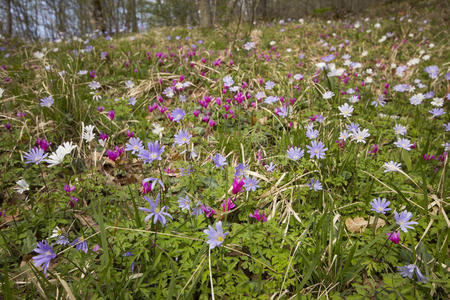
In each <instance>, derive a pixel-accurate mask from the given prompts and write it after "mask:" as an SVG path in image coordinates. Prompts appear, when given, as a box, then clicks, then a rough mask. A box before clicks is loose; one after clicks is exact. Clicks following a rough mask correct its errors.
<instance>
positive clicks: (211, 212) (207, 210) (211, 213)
mask: <svg viewBox="0 0 450 300" xmlns="http://www.w3.org/2000/svg"><path fill="white" fill-rule="evenodd" d="M201 207H202V210H203V212H204V213H205V215H206V217H207V218H209V217H212V216H214V215H215V214H216V212H215V211H214V209H213V208H211V207H209V206H208V207H206V206H204V205H203V204H202V206H201Z"/></svg>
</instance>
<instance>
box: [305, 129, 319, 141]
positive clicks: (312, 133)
mask: <svg viewBox="0 0 450 300" xmlns="http://www.w3.org/2000/svg"><path fill="white" fill-rule="evenodd" d="M318 136H319V130H317V129H314V128H308V129H307V130H306V137H307V138H308V139H310V140H315V139H317V137H318Z"/></svg>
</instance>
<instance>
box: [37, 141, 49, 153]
mask: <svg viewBox="0 0 450 300" xmlns="http://www.w3.org/2000/svg"><path fill="white" fill-rule="evenodd" d="M36 145H38V147H39V148H41V149H42V150H44V152H45V151H47V149H48V147H49V146H50V143H49V142H47V141H46V140H41V139H37V140H36Z"/></svg>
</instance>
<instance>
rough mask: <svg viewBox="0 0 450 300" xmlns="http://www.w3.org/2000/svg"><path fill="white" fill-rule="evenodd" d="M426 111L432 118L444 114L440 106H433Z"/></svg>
mask: <svg viewBox="0 0 450 300" xmlns="http://www.w3.org/2000/svg"><path fill="white" fill-rule="evenodd" d="M428 112H429V113H430V114H432V115H433V118H437V117H439V116H442V115H443V114H445V111H444V110H443V109H442V108H433V109H431V110H429V111H428Z"/></svg>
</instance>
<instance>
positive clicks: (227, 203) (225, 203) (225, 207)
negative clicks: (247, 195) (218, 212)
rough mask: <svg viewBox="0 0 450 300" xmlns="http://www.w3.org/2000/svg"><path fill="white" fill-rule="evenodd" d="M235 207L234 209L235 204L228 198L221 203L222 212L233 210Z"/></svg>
mask: <svg viewBox="0 0 450 300" xmlns="http://www.w3.org/2000/svg"><path fill="white" fill-rule="evenodd" d="M235 207H236V204H234V203H233V201H232V200H231V199H230V198H228V200H227V201H225V200H224V201H223V202H222V209H223V210H224V211H229V210H232V209H233V208H235Z"/></svg>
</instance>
